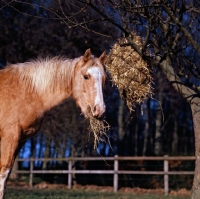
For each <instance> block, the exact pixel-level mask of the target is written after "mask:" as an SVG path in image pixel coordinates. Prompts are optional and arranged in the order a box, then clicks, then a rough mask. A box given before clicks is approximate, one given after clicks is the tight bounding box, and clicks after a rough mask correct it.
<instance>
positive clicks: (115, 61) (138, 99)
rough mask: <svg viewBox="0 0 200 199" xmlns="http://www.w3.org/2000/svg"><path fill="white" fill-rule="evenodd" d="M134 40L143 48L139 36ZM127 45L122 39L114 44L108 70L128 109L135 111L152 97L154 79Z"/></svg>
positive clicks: (107, 66) (141, 60)
mask: <svg viewBox="0 0 200 199" xmlns="http://www.w3.org/2000/svg"><path fill="white" fill-rule="evenodd" d="M132 39H133V41H134V42H135V43H136V44H137V45H138V47H139V48H141V47H142V41H141V38H140V37H139V36H136V35H133V38H132ZM126 43H127V41H126V39H125V38H121V39H119V40H118V41H117V42H116V43H115V44H114V46H113V47H112V49H111V52H110V53H109V55H108V57H107V61H106V69H107V70H108V72H109V73H110V74H111V78H112V81H113V83H114V84H115V85H116V86H117V87H118V89H119V92H120V95H121V96H122V97H123V98H125V100H126V102H127V105H128V108H129V109H130V110H133V107H134V105H135V104H136V103H138V104H141V103H142V102H143V101H144V100H146V99H147V98H148V97H151V96H152V88H151V84H152V77H151V71H150V69H149V67H148V65H147V63H146V62H145V61H144V60H143V59H142V57H141V56H140V55H139V54H138V53H137V52H136V51H135V50H133V49H132V48H131V47H130V46H126V45H125V44H126Z"/></svg>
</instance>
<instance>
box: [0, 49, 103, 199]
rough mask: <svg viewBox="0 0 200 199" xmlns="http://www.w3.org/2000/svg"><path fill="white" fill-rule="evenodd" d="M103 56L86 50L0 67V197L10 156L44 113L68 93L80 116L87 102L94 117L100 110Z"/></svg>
mask: <svg viewBox="0 0 200 199" xmlns="http://www.w3.org/2000/svg"><path fill="white" fill-rule="evenodd" d="M105 59H106V53H105V52H104V53H103V54H102V55H101V56H100V57H99V58H95V57H94V56H93V55H92V54H91V51H90V49H88V50H86V52H85V53H84V55H83V56H81V57H79V58H75V59H64V58H58V57H55V58H52V59H38V60H35V61H32V62H27V63H21V64H10V65H8V66H7V67H6V68H5V69H3V70H0V138H1V165H0V199H3V198H4V190H5V185H6V181H7V178H8V176H9V174H10V172H11V169H12V166H13V164H14V160H15V158H16V155H17V154H18V152H19V150H20V148H21V147H22V146H23V145H24V143H25V141H26V140H27V139H28V138H30V137H32V136H34V135H35V134H36V133H37V132H38V130H39V128H40V126H41V123H42V120H43V117H44V114H45V112H47V111H48V110H50V109H51V108H53V107H54V106H56V105H58V104H59V103H61V102H63V101H64V100H65V99H67V98H69V97H71V96H72V97H73V98H74V99H75V101H76V103H77V105H78V106H80V108H81V111H82V112H83V114H84V115H85V116H86V117H87V110H88V106H89V107H90V108H91V110H92V114H93V116H94V117H100V116H101V115H102V114H103V112H104V111H105V104H104V100H103V93H102V86H103V84H104V81H105V78H106V75H105V72H104V67H103V64H104V62H105Z"/></svg>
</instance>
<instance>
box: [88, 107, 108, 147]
mask: <svg viewBox="0 0 200 199" xmlns="http://www.w3.org/2000/svg"><path fill="white" fill-rule="evenodd" d="M87 116H88V119H89V123H90V126H89V132H90V133H91V132H92V133H93V135H94V149H96V148H97V143H98V142H99V141H102V142H106V140H105V139H104V138H103V137H106V138H107V139H108V142H109V144H110V141H109V138H108V135H107V131H108V130H109V129H110V126H109V124H108V123H107V122H106V121H105V120H103V119H99V118H95V117H93V115H92V112H91V109H90V107H88V113H87ZM110 146H111V145H110Z"/></svg>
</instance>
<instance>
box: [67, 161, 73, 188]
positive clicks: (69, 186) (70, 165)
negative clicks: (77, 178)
mask: <svg viewBox="0 0 200 199" xmlns="http://www.w3.org/2000/svg"><path fill="white" fill-rule="evenodd" d="M68 171H69V173H68V189H71V188H72V173H71V171H72V160H69V162H68Z"/></svg>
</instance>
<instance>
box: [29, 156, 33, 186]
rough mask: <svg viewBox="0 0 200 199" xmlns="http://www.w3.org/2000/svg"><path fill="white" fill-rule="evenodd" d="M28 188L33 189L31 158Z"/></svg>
mask: <svg viewBox="0 0 200 199" xmlns="http://www.w3.org/2000/svg"><path fill="white" fill-rule="evenodd" d="M29 186H30V187H33V158H32V157H31V158H30V174H29Z"/></svg>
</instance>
